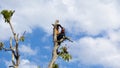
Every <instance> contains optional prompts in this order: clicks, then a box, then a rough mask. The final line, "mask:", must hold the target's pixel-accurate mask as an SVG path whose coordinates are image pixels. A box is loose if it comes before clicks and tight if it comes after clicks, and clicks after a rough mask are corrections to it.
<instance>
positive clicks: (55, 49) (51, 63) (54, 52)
mask: <svg viewBox="0 0 120 68" xmlns="http://www.w3.org/2000/svg"><path fill="white" fill-rule="evenodd" d="M53 26H54V28H53V40H54V49H53V51H52V59H51V61H50V63H49V66H48V68H53V64H54V63H55V61H56V59H57V58H58V55H57V49H58V48H59V45H58V42H57V35H56V34H55V28H56V24H54V25H53Z"/></svg>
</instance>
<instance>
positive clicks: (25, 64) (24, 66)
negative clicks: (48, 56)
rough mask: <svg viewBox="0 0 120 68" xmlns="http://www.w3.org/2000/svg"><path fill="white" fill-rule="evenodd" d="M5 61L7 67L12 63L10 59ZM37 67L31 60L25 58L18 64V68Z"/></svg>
mask: <svg viewBox="0 0 120 68" xmlns="http://www.w3.org/2000/svg"><path fill="white" fill-rule="evenodd" d="M5 63H6V67H7V68H9V66H11V65H12V63H11V62H10V61H5ZM37 67H38V65H36V64H35V63H34V62H31V61H29V60H27V59H22V60H21V63H20V65H19V68H37Z"/></svg>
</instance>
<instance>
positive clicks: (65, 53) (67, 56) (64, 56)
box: [59, 46, 72, 61]
mask: <svg viewBox="0 0 120 68" xmlns="http://www.w3.org/2000/svg"><path fill="white" fill-rule="evenodd" d="M59 56H60V57H61V58H62V59H63V60H65V61H69V60H71V59H72V56H71V55H70V54H69V53H68V51H67V47H65V46H64V47H61V48H60V53H59Z"/></svg>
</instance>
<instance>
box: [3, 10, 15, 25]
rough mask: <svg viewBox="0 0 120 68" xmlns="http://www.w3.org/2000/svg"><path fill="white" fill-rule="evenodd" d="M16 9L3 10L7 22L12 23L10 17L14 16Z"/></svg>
mask: <svg viewBox="0 0 120 68" xmlns="http://www.w3.org/2000/svg"><path fill="white" fill-rule="evenodd" d="M14 12H15V10H2V11H1V14H2V15H3V17H4V19H5V22H7V23H10V19H11V17H12V16H13V13H14Z"/></svg>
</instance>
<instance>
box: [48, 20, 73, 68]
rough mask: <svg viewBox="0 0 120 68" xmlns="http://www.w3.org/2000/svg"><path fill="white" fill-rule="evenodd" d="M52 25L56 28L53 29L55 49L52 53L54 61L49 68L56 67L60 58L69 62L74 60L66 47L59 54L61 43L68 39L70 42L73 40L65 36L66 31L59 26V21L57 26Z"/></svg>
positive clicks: (52, 60) (56, 23)
mask: <svg viewBox="0 0 120 68" xmlns="http://www.w3.org/2000/svg"><path fill="white" fill-rule="evenodd" d="M52 25H53V27H54V28H53V40H54V49H53V51H52V59H51V61H50V63H49V66H48V68H54V65H57V64H56V63H55V61H56V60H57V58H58V56H59V57H62V59H64V60H65V61H69V60H70V59H71V58H72V57H71V55H70V54H69V53H68V51H67V48H66V47H62V48H60V50H61V51H60V52H59V53H58V49H59V47H60V45H61V43H62V42H63V41H64V40H66V39H67V40H69V41H71V40H70V39H69V38H67V37H66V36H65V29H64V28H63V27H62V26H61V25H60V24H59V20H56V22H55V24H52Z"/></svg>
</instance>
